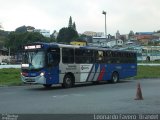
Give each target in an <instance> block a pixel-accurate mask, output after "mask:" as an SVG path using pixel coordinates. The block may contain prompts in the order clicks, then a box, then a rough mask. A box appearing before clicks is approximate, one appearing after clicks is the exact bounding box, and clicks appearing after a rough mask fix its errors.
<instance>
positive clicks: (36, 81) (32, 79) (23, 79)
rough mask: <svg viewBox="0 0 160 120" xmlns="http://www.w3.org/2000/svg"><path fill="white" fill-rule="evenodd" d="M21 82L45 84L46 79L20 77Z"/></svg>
mask: <svg viewBox="0 0 160 120" xmlns="http://www.w3.org/2000/svg"><path fill="white" fill-rule="evenodd" d="M21 80H22V81H23V82H24V83H28V84H46V78H45V77H44V76H36V77H26V76H23V75H21Z"/></svg>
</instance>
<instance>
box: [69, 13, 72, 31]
mask: <svg viewBox="0 0 160 120" xmlns="http://www.w3.org/2000/svg"><path fill="white" fill-rule="evenodd" d="M68 27H70V28H72V17H71V16H70V18H69V23H68Z"/></svg>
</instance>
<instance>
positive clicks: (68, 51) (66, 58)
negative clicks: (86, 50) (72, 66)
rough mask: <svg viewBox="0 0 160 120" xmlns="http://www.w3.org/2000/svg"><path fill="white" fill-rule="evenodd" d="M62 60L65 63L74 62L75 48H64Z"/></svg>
mask: <svg viewBox="0 0 160 120" xmlns="http://www.w3.org/2000/svg"><path fill="white" fill-rule="evenodd" d="M62 62H63V63H74V49H72V48H62Z"/></svg>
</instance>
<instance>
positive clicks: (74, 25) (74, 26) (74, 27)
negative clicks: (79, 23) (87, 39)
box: [72, 22, 76, 31]
mask: <svg viewBox="0 0 160 120" xmlns="http://www.w3.org/2000/svg"><path fill="white" fill-rule="evenodd" d="M72 28H73V29H74V30H75V31H76V24H75V22H74V23H73V26H72Z"/></svg>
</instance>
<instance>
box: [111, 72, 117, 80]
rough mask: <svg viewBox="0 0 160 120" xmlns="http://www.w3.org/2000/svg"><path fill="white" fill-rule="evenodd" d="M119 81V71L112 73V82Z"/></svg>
mask: <svg viewBox="0 0 160 120" xmlns="http://www.w3.org/2000/svg"><path fill="white" fill-rule="evenodd" d="M118 81H119V75H118V73H117V72H114V73H113V74H112V78H111V83H117V82H118Z"/></svg>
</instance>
